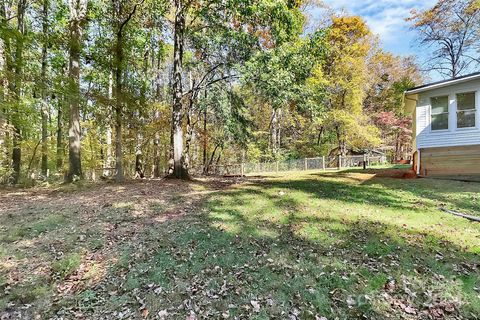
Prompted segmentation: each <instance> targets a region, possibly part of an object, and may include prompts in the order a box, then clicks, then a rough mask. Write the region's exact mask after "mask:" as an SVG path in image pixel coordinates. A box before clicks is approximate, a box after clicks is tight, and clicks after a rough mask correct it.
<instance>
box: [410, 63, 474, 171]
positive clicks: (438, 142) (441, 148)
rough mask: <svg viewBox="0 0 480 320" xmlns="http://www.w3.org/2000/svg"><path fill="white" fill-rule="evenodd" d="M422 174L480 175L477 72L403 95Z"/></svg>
mask: <svg viewBox="0 0 480 320" xmlns="http://www.w3.org/2000/svg"><path fill="white" fill-rule="evenodd" d="M405 108H406V111H407V112H409V113H411V114H412V116H413V118H414V128H413V129H414V130H413V131H414V147H415V149H416V150H415V151H416V153H415V159H416V170H417V173H419V174H421V175H425V176H428V175H445V176H452V175H459V176H464V175H476V174H477V173H479V174H480V73H475V74H471V75H468V76H464V77H460V78H456V79H452V80H447V81H441V82H436V83H432V84H427V85H424V86H420V87H416V88H412V89H410V90H408V91H406V92H405Z"/></svg>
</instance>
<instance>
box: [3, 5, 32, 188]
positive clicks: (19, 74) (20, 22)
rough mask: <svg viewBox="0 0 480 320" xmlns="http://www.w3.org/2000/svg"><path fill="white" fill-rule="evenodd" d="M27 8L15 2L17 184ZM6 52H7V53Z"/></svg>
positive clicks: (14, 158)
mask: <svg viewBox="0 0 480 320" xmlns="http://www.w3.org/2000/svg"><path fill="white" fill-rule="evenodd" d="M26 8H27V1H26V0H19V1H18V2H17V30H18V33H17V36H16V41H15V43H16V45H15V54H14V56H15V65H14V71H13V72H14V79H13V82H11V84H12V85H13V87H12V88H11V94H12V95H13V98H14V111H13V114H12V125H13V128H14V133H13V139H12V140H13V152H12V166H13V179H12V180H13V184H17V183H18V180H19V178H20V168H21V160H22V149H21V140H22V129H21V122H22V119H21V114H20V109H21V103H22V101H21V95H22V80H23V66H24V61H23V54H24V53H23V50H24V41H25V38H24V37H25V35H26V26H25V11H26ZM7 54H8V53H7Z"/></svg>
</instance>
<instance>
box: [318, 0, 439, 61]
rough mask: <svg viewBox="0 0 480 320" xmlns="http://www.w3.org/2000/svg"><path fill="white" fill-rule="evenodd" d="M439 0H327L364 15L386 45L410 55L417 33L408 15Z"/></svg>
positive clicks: (339, 7) (337, 7) (330, 3)
mask: <svg viewBox="0 0 480 320" xmlns="http://www.w3.org/2000/svg"><path fill="white" fill-rule="evenodd" d="M436 2H437V1H436V0H423V1H418V0H365V1H358V0H324V3H325V4H326V5H328V6H329V7H331V8H333V9H336V10H341V9H345V10H346V11H347V12H349V13H351V14H355V15H359V16H362V17H363V18H364V19H365V21H366V22H367V24H368V25H369V27H370V28H371V29H372V32H373V33H375V34H378V36H379V37H380V40H381V41H382V43H383V45H384V47H385V48H386V49H387V50H389V51H393V52H394V53H398V54H409V53H411V52H410V51H411V50H410V42H411V41H412V39H413V38H414V34H413V33H412V32H411V31H410V30H409V25H408V23H407V22H406V21H405V18H407V17H409V15H410V11H411V10H412V9H417V10H421V9H425V8H429V7H432V6H433V5H434V4H435V3H436Z"/></svg>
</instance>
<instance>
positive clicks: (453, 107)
mask: <svg viewBox="0 0 480 320" xmlns="http://www.w3.org/2000/svg"><path fill="white" fill-rule="evenodd" d="M469 92H474V93H475V127H467V128H458V127H457V94H462V93H469ZM444 96H448V129H440V130H432V100H431V99H432V98H436V97H444ZM426 98H427V99H428V115H427V116H428V119H427V121H428V125H427V128H428V132H429V133H430V134H437V133H438V134H442V133H449V132H465V131H480V90H472V89H470V90H468V89H466V90H460V91H455V92H454V93H449V94H447V93H445V94H431V95H428V96H427V97H426Z"/></svg>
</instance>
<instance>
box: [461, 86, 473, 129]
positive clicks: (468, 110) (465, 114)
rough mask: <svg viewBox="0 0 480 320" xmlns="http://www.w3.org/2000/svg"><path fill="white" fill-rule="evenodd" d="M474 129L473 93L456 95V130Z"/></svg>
mask: <svg viewBox="0 0 480 320" xmlns="http://www.w3.org/2000/svg"><path fill="white" fill-rule="evenodd" d="M471 127H475V92H467V93H459V94H457V128H471Z"/></svg>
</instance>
